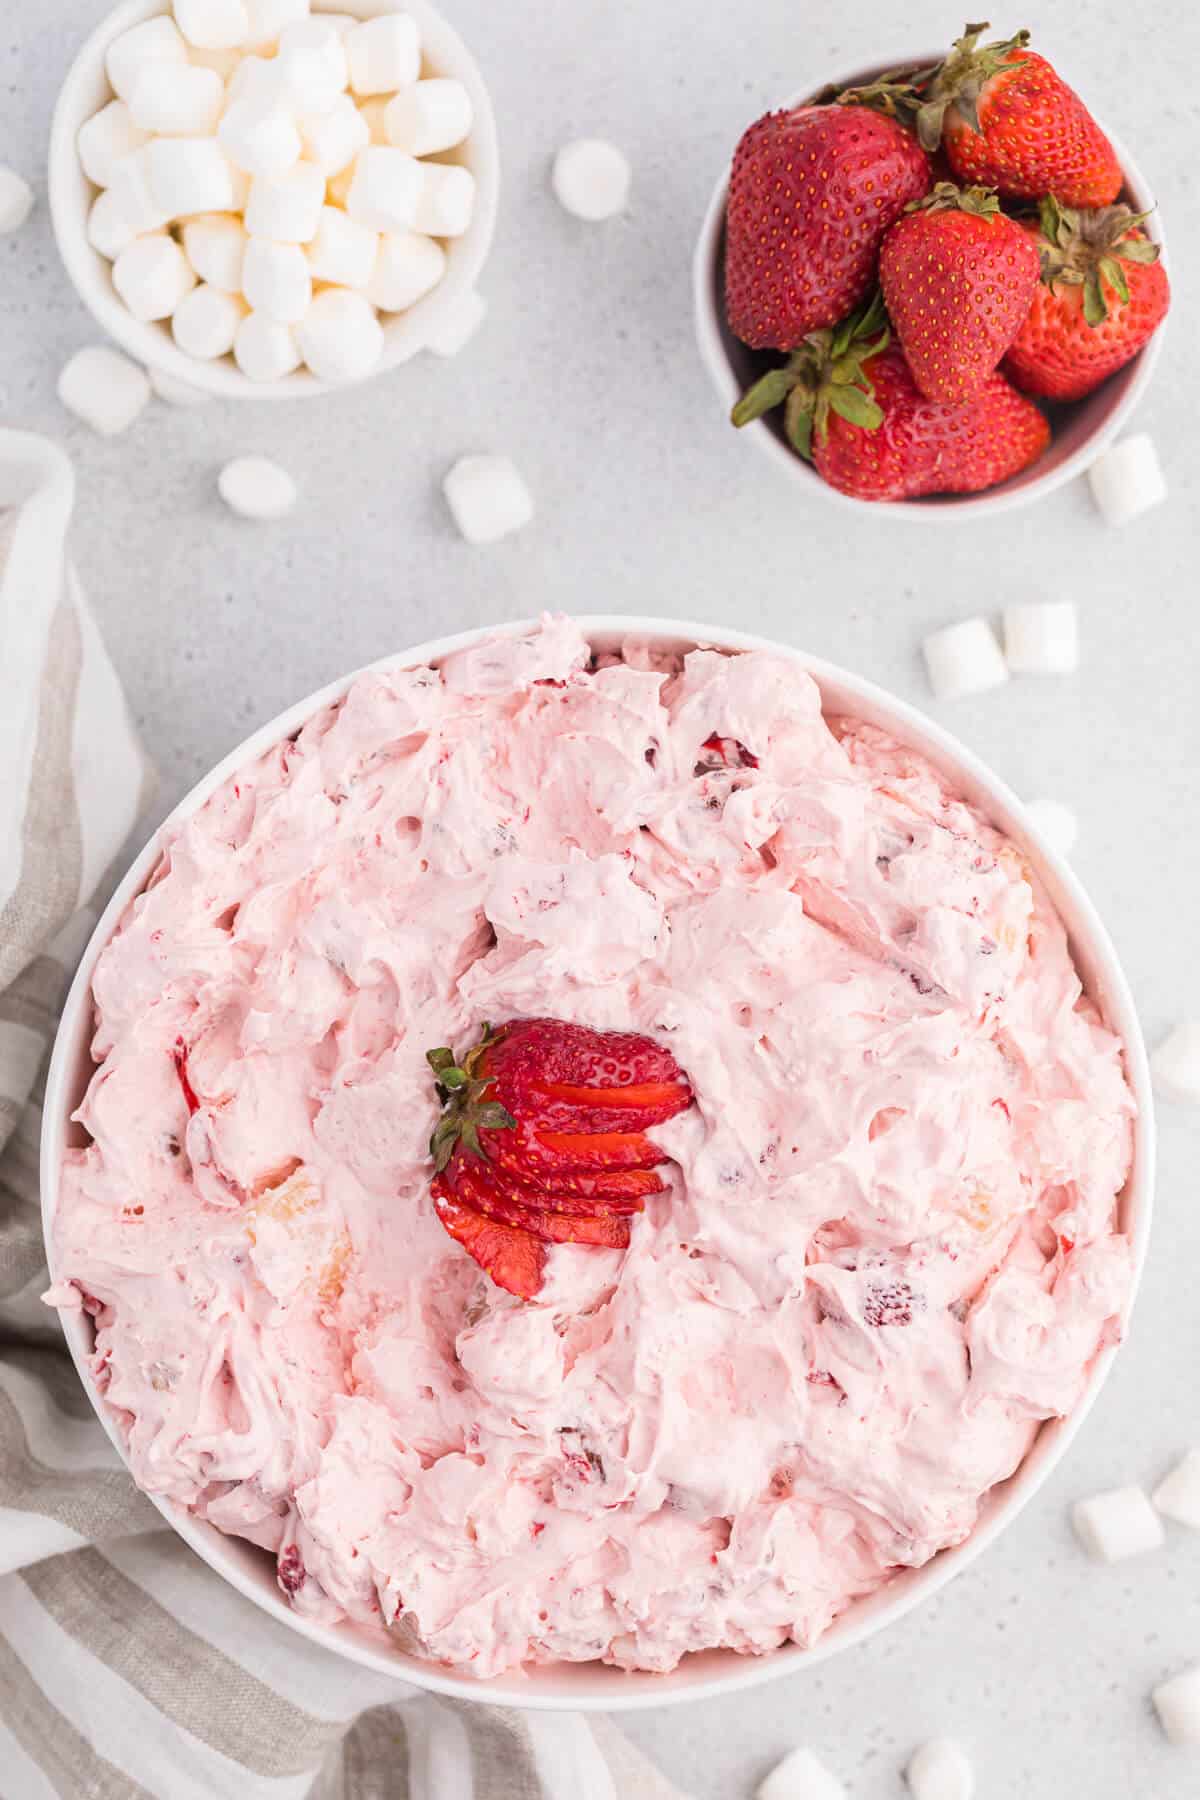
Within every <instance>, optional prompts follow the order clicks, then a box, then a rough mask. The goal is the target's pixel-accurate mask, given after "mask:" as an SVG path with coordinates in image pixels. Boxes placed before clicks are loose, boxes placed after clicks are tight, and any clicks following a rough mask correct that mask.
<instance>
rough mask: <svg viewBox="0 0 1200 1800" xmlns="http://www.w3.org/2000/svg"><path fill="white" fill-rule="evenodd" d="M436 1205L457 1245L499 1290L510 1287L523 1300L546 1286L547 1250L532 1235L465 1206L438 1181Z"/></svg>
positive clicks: (435, 1194) (434, 1203)
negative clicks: (484, 1270)
mask: <svg viewBox="0 0 1200 1800" xmlns="http://www.w3.org/2000/svg"><path fill="white" fill-rule="evenodd" d="M433 1205H434V1210H435V1212H436V1213H437V1216H438V1218H439V1219H440V1220H441V1221H442V1224H443V1225H444V1226H445V1227H446V1230H447V1231H448V1232H449V1233H450V1236H451V1237H452V1238H453V1239H454V1240H455V1242H456V1243H459V1244H461V1245H462V1247H463V1249H464V1250H465V1251H466V1253H467V1255H468V1256H470V1257H473V1258H474V1260H475V1261H476V1262H477V1263H478V1264H479V1266H480V1268H481V1269H486V1270H487V1272H488V1274H489V1275H490V1276H491V1278H492V1280H493V1281H494V1282H495V1283H496V1286H497V1287H502V1288H507V1290H508V1292H509V1293H510V1294H517V1295H519V1296H520V1298H521V1299H522V1300H532V1299H533V1296H534V1295H535V1294H536V1293H538V1292H539V1290H540V1289H541V1285H542V1276H543V1274H544V1272H545V1268H546V1251H545V1248H544V1246H543V1245H542V1243H541V1242H540V1241H539V1239H537V1238H535V1237H534V1236H533V1234H532V1233H531V1232H528V1231H521V1230H519V1229H518V1228H516V1227H515V1226H512V1225H502V1224H500V1223H499V1222H498V1221H497V1220H495V1219H485V1218H484V1216H483V1214H482V1213H477V1212H476V1211H475V1210H474V1208H473V1207H470V1206H462V1205H460V1203H459V1202H458V1201H457V1200H456V1199H455V1198H454V1196H453V1194H450V1193H447V1192H446V1191H445V1190H444V1189H443V1188H442V1187H441V1186H440V1184H439V1183H438V1182H436V1181H435V1182H434V1184H433Z"/></svg>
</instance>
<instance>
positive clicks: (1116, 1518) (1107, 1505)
mask: <svg viewBox="0 0 1200 1800" xmlns="http://www.w3.org/2000/svg"><path fill="white" fill-rule="evenodd" d="M1071 1523H1072V1525H1073V1526H1074V1527H1075V1535H1076V1537H1077V1538H1078V1539H1079V1542H1080V1543H1081V1544H1082V1545H1083V1547H1084V1549H1085V1550H1086V1551H1087V1553H1088V1555H1089V1556H1090V1557H1093V1558H1094V1559H1095V1561H1096V1562H1103V1563H1118V1562H1124V1561H1125V1559H1126V1557H1129V1556H1144V1555H1145V1554H1146V1552H1147V1551H1150V1550H1158V1549H1159V1548H1161V1546H1162V1545H1163V1544H1164V1543H1165V1541H1166V1534H1165V1532H1164V1531H1163V1528H1162V1520H1161V1519H1160V1518H1159V1516H1158V1514H1157V1513H1156V1512H1155V1510H1154V1508H1153V1507H1152V1506H1151V1504H1150V1502H1149V1500H1147V1498H1146V1496H1145V1494H1144V1493H1143V1492H1142V1490H1141V1488H1140V1487H1123V1488H1112V1489H1110V1490H1109V1491H1108V1492H1107V1493H1104V1494H1093V1495H1092V1497H1091V1499H1090V1500H1079V1501H1077V1502H1076V1504H1075V1505H1074V1507H1073V1508H1072V1509H1071Z"/></svg>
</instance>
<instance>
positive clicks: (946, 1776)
mask: <svg viewBox="0 0 1200 1800" xmlns="http://www.w3.org/2000/svg"><path fill="white" fill-rule="evenodd" d="M904 1779H905V1780H906V1781H907V1783H908V1786H909V1791H910V1793H911V1794H912V1796H913V1800H972V1795H973V1794H974V1792H975V1771H974V1770H973V1769H972V1767H971V1764H970V1762H969V1761H968V1760H967V1756H966V1752H965V1751H964V1750H962V1748H961V1747H960V1746H959V1745H958V1744H956V1743H955V1742H954V1741H953V1739H952V1738H931V1739H930V1740H929V1742H928V1743H927V1744H922V1745H921V1748H920V1749H919V1750H918V1751H917V1752H916V1754H915V1755H914V1756H913V1758H912V1761H911V1762H910V1763H909V1765H908V1767H907V1769H906V1770H905V1771H904Z"/></svg>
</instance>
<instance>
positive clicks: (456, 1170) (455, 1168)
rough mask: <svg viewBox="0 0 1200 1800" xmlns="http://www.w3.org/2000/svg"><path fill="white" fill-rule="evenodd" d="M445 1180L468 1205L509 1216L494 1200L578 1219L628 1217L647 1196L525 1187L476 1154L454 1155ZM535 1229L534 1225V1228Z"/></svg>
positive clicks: (522, 1209)
mask: <svg viewBox="0 0 1200 1800" xmlns="http://www.w3.org/2000/svg"><path fill="white" fill-rule="evenodd" d="M442 1180H443V1181H444V1182H445V1183H446V1185H447V1186H448V1187H449V1189H450V1191H451V1193H453V1194H454V1196H455V1198H456V1199H459V1200H461V1201H462V1203H463V1205H464V1206H473V1207H475V1208H476V1210H477V1211H479V1212H483V1213H488V1214H489V1216H490V1217H492V1218H498V1219H504V1218H508V1213H507V1212H500V1211H493V1209H492V1204H491V1203H492V1202H493V1201H494V1202H497V1203H499V1204H501V1205H503V1206H505V1207H507V1208H508V1209H509V1211H518V1212H524V1213H529V1214H534V1213H542V1212H547V1213H562V1214H563V1215H564V1216H565V1217H568V1218H575V1219H587V1218H597V1217H611V1218H628V1217H629V1215H630V1214H631V1213H639V1212H641V1210H642V1207H643V1205H644V1201H643V1200H641V1199H640V1198H639V1197H637V1196H631V1195H622V1194H617V1195H612V1196H608V1197H605V1198H603V1199H588V1198H587V1197H586V1196H585V1195H583V1194H556V1193H553V1192H547V1191H544V1190H542V1189H540V1188H530V1187H523V1186H522V1185H521V1184H520V1183H519V1182H516V1181H513V1180H510V1179H509V1178H508V1177H507V1176H506V1175H505V1174H504V1171H503V1170H502V1169H498V1168H497V1167H496V1165H495V1164H494V1163H491V1162H479V1161H478V1160H477V1159H476V1158H475V1157H472V1156H456V1157H453V1158H452V1159H451V1161H450V1166H449V1167H448V1168H447V1169H446V1171H445V1174H444V1175H443V1176H442ZM509 1223H510V1224H513V1225H523V1224H525V1223H526V1221H525V1220H524V1219H522V1218H513V1219H510V1220H509ZM532 1229H533V1227H532V1226H530V1230H532ZM539 1235H542V1234H539Z"/></svg>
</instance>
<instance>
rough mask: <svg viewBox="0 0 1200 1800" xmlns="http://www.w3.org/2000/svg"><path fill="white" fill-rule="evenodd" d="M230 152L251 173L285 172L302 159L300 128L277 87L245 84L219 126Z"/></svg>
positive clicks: (223, 143)
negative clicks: (276, 89)
mask: <svg viewBox="0 0 1200 1800" xmlns="http://www.w3.org/2000/svg"><path fill="white" fill-rule="evenodd" d="M217 139H218V141H219V143H220V145H221V148H222V149H223V150H224V152H225V154H226V156H228V158H229V160H230V161H231V162H232V163H235V164H236V166H237V167H238V168H239V169H242V170H244V171H245V173H246V174H247V175H250V176H253V177H258V176H266V177H268V178H274V177H275V176H279V175H285V174H286V173H287V171H288V170H289V169H292V168H294V167H295V165H296V164H297V163H298V162H299V160H300V152H301V149H302V147H303V146H302V144H301V140H300V130H299V127H298V126H297V124H296V121H295V119H294V118H293V117H292V115H291V113H290V112H289V111H288V110H287V108H286V106H284V105H283V103H282V101H281V100H280V98H279V95H278V92H277V91H275V90H274V89H256V88H255V87H254V86H253V84H251V85H250V86H249V87H244V88H243V90H242V92H241V93H240V94H238V95H237V96H236V98H235V99H234V100H233V102H232V104H231V105H230V107H229V110H228V112H227V113H226V114H225V117H224V118H223V119H222V120H221V123H220V125H219V126H218V128H217Z"/></svg>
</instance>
